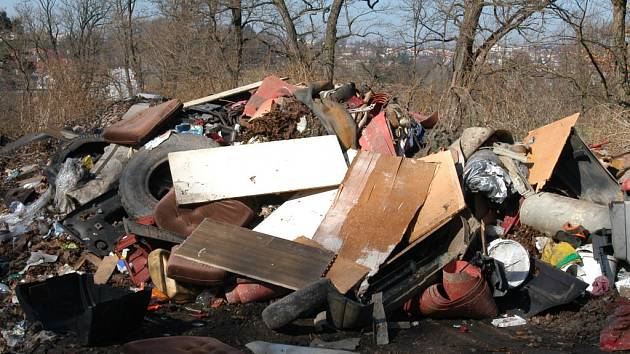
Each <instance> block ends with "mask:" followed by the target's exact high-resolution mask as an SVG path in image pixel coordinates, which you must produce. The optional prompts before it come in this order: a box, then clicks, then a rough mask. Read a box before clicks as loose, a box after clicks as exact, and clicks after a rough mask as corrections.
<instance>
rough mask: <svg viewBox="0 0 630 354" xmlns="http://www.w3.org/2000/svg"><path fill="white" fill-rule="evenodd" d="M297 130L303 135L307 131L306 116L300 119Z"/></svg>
mask: <svg viewBox="0 0 630 354" xmlns="http://www.w3.org/2000/svg"><path fill="white" fill-rule="evenodd" d="M296 130H297V131H298V132H299V133H303V132H304V131H305V130H306V117H305V116H302V117H300V121H299V122H298V124H297V127H296Z"/></svg>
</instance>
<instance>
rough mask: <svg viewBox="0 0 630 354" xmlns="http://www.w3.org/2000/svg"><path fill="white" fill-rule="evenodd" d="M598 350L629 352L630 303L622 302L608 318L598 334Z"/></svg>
mask: <svg viewBox="0 0 630 354" xmlns="http://www.w3.org/2000/svg"><path fill="white" fill-rule="evenodd" d="M599 348H600V349H601V350H603V351H607V352H612V351H616V350H630V302H629V301H627V300H623V301H622V302H621V303H620V304H619V306H617V308H616V309H615V312H614V313H613V314H612V315H611V316H608V318H607V319H606V324H605V325H604V328H603V329H602V331H601V332H600V334H599Z"/></svg>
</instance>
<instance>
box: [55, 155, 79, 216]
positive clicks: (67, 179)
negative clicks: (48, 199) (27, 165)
mask: <svg viewBox="0 0 630 354" xmlns="http://www.w3.org/2000/svg"><path fill="white" fill-rule="evenodd" d="M84 173H85V172H84V170H83V166H82V164H81V159H67V160H66V161H65V162H64V163H63V165H62V166H61V169H60V170H59V174H58V175H57V179H56V180H55V207H56V208H57V210H58V211H59V212H60V213H62V214H68V213H70V212H71V211H73V210H74V209H75V208H76V205H74V202H73V201H72V199H70V197H69V196H68V195H67V194H68V192H70V191H71V190H72V189H74V188H75V187H76V186H77V184H78V183H79V181H80V180H81V178H82V177H83V174H84Z"/></svg>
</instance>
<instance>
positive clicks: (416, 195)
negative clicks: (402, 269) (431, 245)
mask: <svg viewBox="0 0 630 354" xmlns="http://www.w3.org/2000/svg"><path fill="white" fill-rule="evenodd" d="M359 157H360V156H359ZM434 172H435V164H433V163H427V162H423V161H420V160H417V159H404V158H400V157H389V156H385V155H380V156H379V159H378V161H377V162H376V166H375V167H374V170H373V171H372V173H371V174H370V177H369V178H368V181H367V183H366V185H365V188H364V189H363V191H362V192H361V196H360V197H359V202H358V203H357V204H356V205H355V206H354V207H353V208H352V210H350V212H349V213H348V217H347V218H346V220H345V222H344V224H343V226H342V227H341V232H340V234H341V236H342V237H343V246H342V247H341V249H340V250H339V256H340V257H343V258H346V259H350V260H354V261H355V262H357V263H358V264H361V265H364V266H366V267H368V268H370V270H371V272H370V275H373V274H374V273H376V271H378V268H379V266H380V265H381V264H382V263H383V262H385V260H386V259H387V257H389V255H390V254H391V252H392V251H393V250H394V248H395V247H396V246H397V245H398V243H400V241H401V240H402V238H403V236H404V234H405V232H406V231H407V228H408V227H409V224H410V223H411V221H412V219H413V218H414V216H415V215H416V214H417V213H418V210H419V209H420V207H421V206H422V205H423V204H424V201H425V199H426V197H427V193H428V190H429V186H430V184H431V181H432V180H433V176H434Z"/></svg>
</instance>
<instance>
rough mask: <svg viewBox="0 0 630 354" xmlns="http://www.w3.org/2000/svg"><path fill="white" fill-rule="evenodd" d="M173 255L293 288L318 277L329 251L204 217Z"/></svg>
mask: <svg viewBox="0 0 630 354" xmlns="http://www.w3.org/2000/svg"><path fill="white" fill-rule="evenodd" d="M174 255H178V256H179V257H182V258H185V259H188V260H190V261H193V262H196V263H199V264H200V266H204V265H205V266H211V267H216V268H220V269H223V270H226V271H229V272H232V273H235V274H240V275H243V276H246V277H249V278H252V279H256V280H260V281H263V282H266V283H270V284H274V285H278V286H281V287H284V288H287V289H292V290H297V289H300V288H302V287H304V286H306V285H308V284H310V283H312V282H314V281H316V280H318V279H319V278H321V277H322V276H323V275H324V273H325V272H326V270H327V269H328V267H329V265H330V263H331V262H332V260H333V258H334V254H333V253H332V252H330V251H326V250H323V249H321V248H317V247H311V246H307V245H303V244H300V243H297V242H292V241H287V240H284V239H281V238H278V237H273V236H269V235H265V234H262V233H259V232H255V231H251V230H249V229H245V228H242V227H238V226H234V225H229V224H225V223H219V222H215V221H212V220H210V219H205V220H204V221H203V222H202V223H201V224H200V225H199V227H198V228H197V229H196V230H195V231H194V232H193V233H192V234H191V235H190V236H188V238H186V241H184V242H183V243H182V244H181V245H180V246H179V248H177V249H176V250H174Z"/></svg>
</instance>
